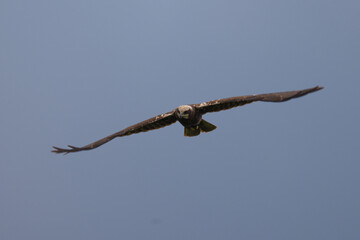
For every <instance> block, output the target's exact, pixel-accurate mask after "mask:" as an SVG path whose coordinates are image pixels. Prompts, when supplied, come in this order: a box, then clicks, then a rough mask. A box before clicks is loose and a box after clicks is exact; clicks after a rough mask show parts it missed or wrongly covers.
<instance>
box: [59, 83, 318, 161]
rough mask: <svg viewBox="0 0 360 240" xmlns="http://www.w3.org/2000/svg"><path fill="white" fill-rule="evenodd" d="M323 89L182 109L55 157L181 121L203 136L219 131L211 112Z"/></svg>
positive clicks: (190, 133) (186, 128) (190, 134)
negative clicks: (206, 117) (209, 119)
mask: <svg viewBox="0 0 360 240" xmlns="http://www.w3.org/2000/svg"><path fill="white" fill-rule="evenodd" d="M320 89H322V87H319V86H316V87H314V88H308V89H304V90H298V91H288V92H278V93H267V94H258V95H248V96H239V97H230V98H222V99H218V100H213V101H209V102H203V103H200V104H189V105H181V106H179V107H177V108H176V109H174V110H172V111H170V112H167V113H164V114H160V115H158V116H155V117H153V118H150V119H148V120H145V121H142V122H140V123H137V124H135V125H132V126H130V127H128V128H125V129H123V130H121V131H119V132H117V133H114V134H111V135H109V136H107V137H105V138H103V139H100V140H98V141H96V142H93V143H91V144H88V145H86V146H84V147H80V148H79V147H74V146H71V145H68V146H69V147H70V148H69V149H64V148H58V147H54V149H55V150H53V152H55V153H65V154H66V153H70V152H79V151H84V150H91V149H94V148H97V147H99V146H101V145H103V144H104V143H107V142H108V141H110V140H112V139H114V138H116V137H123V136H128V135H131V134H135V133H140V132H146V131H149V130H154V129H159V128H162V127H165V126H168V125H170V124H173V123H175V122H176V121H179V122H180V123H181V124H182V125H183V126H184V136H188V137H193V136H197V135H199V134H200V132H210V131H213V130H214V129H216V126H215V125H213V124H211V123H209V122H207V121H205V120H204V119H203V118H202V116H203V115H204V114H206V113H209V112H218V111H222V110H227V109H230V108H233V107H238V106H243V105H245V104H248V103H251V102H255V101H263V102H284V101H287V100H290V99H292V98H297V97H301V96H304V95H306V94H308V93H311V92H315V91H318V90H320Z"/></svg>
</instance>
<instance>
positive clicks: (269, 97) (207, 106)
mask: <svg viewBox="0 0 360 240" xmlns="http://www.w3.org/2000/svg"><path fill="white" fill-rule="evenodd" d="M322 88H323V87H320V86H316V87H313V88H308V89H304V90H298V91H288V92H277V93H266V94H257V95H249V96H239V97H230V98H222V99H218V100H213V101H210V102H204V103H200V104H193V106H195V107H196V108H197V109H198V110H199V111H200V112H201V113H202V114H205V113H208V112H218V111H222V110H227V109H230V108H233V107H239V106H243V105H245V104H248V103H252V102H255V101H262V102H285V101H288V100H290V99H292V98H298V97H302V96H304V95H306V94H308V93H312V92H315V91H318V90H320V89H322Z"/></svg>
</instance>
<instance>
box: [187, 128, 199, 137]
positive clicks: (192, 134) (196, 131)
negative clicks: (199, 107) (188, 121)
mask: <svg viewBox="0 0 360 240" xmlns="http://www.w3.org/2000/svg"><path fill="white" fill-rule="evenodd" d="M199 134H200V128H199V126H195V127H185V128H184V136H186V137H195V136H197V135H199Z"/></svg>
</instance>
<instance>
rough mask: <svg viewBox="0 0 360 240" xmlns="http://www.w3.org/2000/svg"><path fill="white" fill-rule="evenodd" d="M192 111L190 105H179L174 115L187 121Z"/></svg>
mask: <svg viewBox="0 0 360 240" xmlns="http://www.w3.org/2000/svg"><path fill="white" fill-rule="evenodd" d="M192 110H193V109H192V107H191V106H190V105H181V106H179V107H178V108H177V109H176V115H177V116H178V117H179V118H184V119H188V118H189V116H190V112H191V111H192Z"/></svg>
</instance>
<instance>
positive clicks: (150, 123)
mask: <svg viewBox="0 0 360 240" xmlns="http://www.w3.org/2000/svg"><path fill="white" fill-rule="evenodd" d="M176 120H177V119H176V117H175V111H174V110H173V111H171V112H168V113H164V114H160V115H158V116H156V117H153V118H150V119H148V120H145V121H142V122H139V123H137V124H135V125H132V126H130V127H128V128H125V129H123V130H121V131H119V132H117V133H114V134H111V135H109V136H107V137H105V138H103V139H100V140H98V141H96V142H93V143H90V144H88V145H86V146H83V147H74V146H71V145H68V147H69V148H68V149H66V148H58V147H53V148H54V150H52V152H54V153H65V154H67V153H71V152H79V151H84V150H91V149H94V148H97V147H99V146H101V145H103V144H104V143H107V142H109V141H111V140H112V139H114V138H116V137H123V136H128V135H131V134H135V133H140V132H147V131H150V130H154V129H159V128H162V127H165V126H168V125H170V124H173V123H174V122H176Z"/></svg>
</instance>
